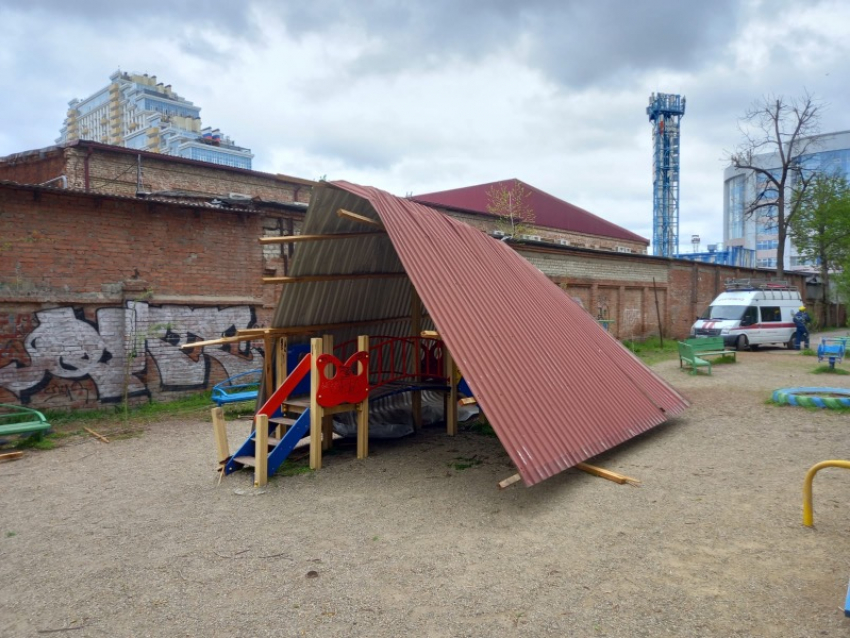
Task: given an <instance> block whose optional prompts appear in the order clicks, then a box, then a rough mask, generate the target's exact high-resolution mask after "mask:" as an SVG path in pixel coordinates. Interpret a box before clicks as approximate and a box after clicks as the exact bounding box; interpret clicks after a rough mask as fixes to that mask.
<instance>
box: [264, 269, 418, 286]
mask: <svg viewBox="0 0 850 638" xmlns="http://www.w3.org/2000/svg"><path fill="white" fill-rule="evenodd" d="M401 277H407V273H406V272H366V273H351V274H348V273H341V274H338V275H304V276H303V277H263V283H264V284H303V283H311V282H317V281H318V282H321V281H343V280H345V281H357V280H360V279H399V278H401Z"/></svg>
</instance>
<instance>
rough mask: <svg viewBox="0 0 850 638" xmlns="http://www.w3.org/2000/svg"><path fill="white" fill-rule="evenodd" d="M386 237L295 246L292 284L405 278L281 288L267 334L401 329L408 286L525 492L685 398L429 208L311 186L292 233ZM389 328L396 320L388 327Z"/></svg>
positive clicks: (520, 264) (587, 319)
mask: <svg viewBox="0 0 850 638" xmlns="http://www.w3.org/2000/svg"><path fill="white" fill-rule="evenodd" d="M340 208H344V209H346V210H349V211H352V212H354V213H357V214H360V215H363V216H366V217H370V218H372V219H375V220H376V221H380V222H381V223H382V224H383V226H384V228H385V229H386V233H387V234H386V236H382V235H369V236H364V237H363V238H354V239H346V240H337V241H323V242H309V243H303V244H300V245H298V247H297V248H296V251H295V256H294V259H293V262H292V271H291V273H290V274H291V275H293V276H303V275H321V274H342V273H347V274H355V273H392V272H398V273H401V272H406V273H407V276H408V277H409V281H408V280H407V279H406V278H402V279H360V280H352V281H322V282H307V283H299V284H288V285H286V286H284V289H283V292H282V294H281V297H280V302H279V305H278V308H277V312H276V314H275V318H274V326H275V327H295V326H308V325H324V324H336V323H342V322H357V321H359V322H367V321H369V322H373V321H377V322H382V321H384V320H386V321H385V323H383V324H381V323H378V324H377V325H374V324H373V325H370V326H369V328H368V330H366V329H364V328H359V329H358V327H350V328H346V329H341V330H337V331H335V332H334V336H335V338H336V339H337V343H339V340H347V339H349V338H353V337H355V336H356V335H357V334H358V333H369V334H373V335H374V334H388V335H405V334H409V331H410V325H411V323H410V321H409V316H410V303H411V302H410V299H411V288H410V286H411V283H412V285H413V287H415V290H416V292H417V293H418V295H419V297H420V298H421V300H422V304H423V305H424V307H425V309H426V311H427V314H428V315H429V317H430V319H431V320H432V321H433V324H434V325H435V326H436V328H437V330H438V331H439V332H440V335H441V337H442V338H443V340H444V341H445V343H446V345H447V347H448V349H449V351H450V352H451V353H452V356H453V357H454V359H455V361H456V362H457V365H458V367H459V368H460V370H461V371H462V372H463V375H464V377H465V378H466V380H467V382H468V383H469V385H470V387H471V388H472V391H473V392H474V394H475V397H476V399H477V400H478V403H479V405H480V406H481V408H482V409H483V411H484V412H485V413H486V415H487V418H488V420H489V421H490V423H491V424H492V426H493V429H494V430H495V432H496V434H497V436H498V437H499V440H500V441H501V442H502V445H503V446H504V447H505V450H506V451H507V453H508V454H509V455H510V457H511V459H512V461H513V462H514V464H515V465H516V467H517V470H518V471H519V474H520V475H521V477H522V479H523V481H524V482H525V484H526V485H533V484H535V483H538V482H539V481H542V480H543V479H546V478H548V477H550V476H553V475H554V474H556V473H558V472H561V471H562V470H565V469H567V468H570V467H573V466H574V465H576V464H577V463H580V462H582V461H584V460H586V459H589V458H591V457H593V456H596V455H597V454H600V453H601V452H604V451H606V450H608V449H611V448H612V447H615V446H616V445H618V444H620V443H623V442H624V441H627V440H628V439H630V438H632V437H634V436H636V435H637V434H640V433H642V432H645V431H647V430H649V429H651V428H652V427H654V426H656V425H658V424H660V423H662V422H664V421H665V420H666V419H667V418H668V417H670V416H673V415H675V414H678V413H679V412H681V411H682V410H684V409H685V407H687V405H688V402H687V400H686V399H685V398H684V397H682V396H681V395H680V394H679V393H678V392H676V390H674V389H673V388H672V387H671V386H670V385H668V384H667V383H666V382H665V381H664V380H662V379H661V378H660V377H659V376H658V375H656V374H655V373H654V372H652V371H651V370H650V369H649V368H647V367H646V366H645V365H643V363H641V362H640V361H639V360H638V359H637V358H636V357H635V356H634V355H632V353H630V352H629V351H628V350H626V349H625V348H624V347H622V346H621V345H620V344H619V343H618V342H617V341H616V340H615V339H614V338H613V337H611V336H610V335H609V334H608V333H607V332H606V331H605V330H603V329H602V328H600V327H599V325H598V324H597V323H596V321H595V320H594V319H593V318H592V317H591V316H590V315H589V314H588V313H587V312H586V311H585V310H584V309H582V308H581V307H580V306H579V305H578V304H576V303H575V302H574V301H573V300H572V299H570V297H569V296H568V295H566V294H564V293H563V291H562V290H561V289H560V288H558V286H556V285H555V284H554V283H552V282H551V281H550V280H549V279H547V278H546V276H545V275H544V274H543V273H541V272H540V271H539V270H537V269H536V268H535V267H534V266H532V265H531V264H530V263H529V262H527V261H525V260H524V259H523V258H522V257H520V256H519V255H518V254H517V253H516V252H514V251H513V250H512V249H511V248H510V247H509V246H507V245H506V244H504V243H502V242H499V241H496V240H494V239H493V238H490V237H488V236H487V235H485V234H484V233H482V232H481V231H479V230H477V229H474V228H472V227H470V226H468V225H466V224H463V223H462V222H459V221H457V220H454V219H452V218H450V217H448V216H446V215H444V214H442V213H440V212H438V211H436V210H434V209H432V208H429V207H427V206H424V205H421V204H417V203H415V202H412V201H410V200H406V199H401V198H398V197H395V196H393V195H390V194H388V193H385V192H383V191H381V190H378V189H375V188H369V187H361V186H356V185H353V184H349V183H347V182H333V183H329V184H325V185H322V186H320V187H319V188H318V189H317V191H316V192H315V194H314V198H313V201H312V203H311V205H310V208H309V210H308V212H307V216H306V218H305V222H304V229H303V233H304V234H331V233H350V232H359V231H367V230H369V229H368V228H364V227H363V226H362V225H361V224H359V223H358V222H356V221H352V220H350V219H346V218H341V217H339V216H338V215H337V211H338V210H339V209H340ZM399 318H402V319H399Z"/></svg>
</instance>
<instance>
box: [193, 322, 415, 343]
mask: <svg viewBox="0 0 850 638" xmlns="http://www.w3.org/2000/svg"><path fill="white" fill-rule="evenodd" d="M400 321H410V317H407V316H404V317H387V318H386V319H367V320H365V321H344V322H341V323H322V324H314V325H311V326H297V327H294V328H267V329H264V328H256V329H253V330H237V331H236V336H235V337H222V338H220V339H207V340H205V341H195V342H193V343H186V344H183V345H182V346H180V349H181V350H191V349H192V348H202V347H203V346H218V345H222V344H225V343H238V342H240V341H254V340H256V339H259V338H260V337H262V336H263V335H264V334H265V333H266V331H268V332H269V334H272V335H276V336H282V335H287V336H291V335H303V334H310V333H311V332H322V331H324V330H339V329H342V328H354V327H360V326H373V325H378V324H383V323H398V322H400Z"/></svg>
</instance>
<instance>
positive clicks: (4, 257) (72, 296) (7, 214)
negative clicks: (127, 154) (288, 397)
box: [0, 186, 287, 408]
mask: <svg viewBox="0 0 850 638" xmlns="http://www.w3.org/2000/svg"><path fill="white" fill-rule="evenodd" d="M280 219H281V218H275V217H273V216H269V215H262V214H246V213H241V214H240V213H238V212H233V211H222V210H215V209H210V208H199V207H188V206H182V205H176V204H162V203H153V202H143V201H134V200H125V199H117V198H114V197H107V196H101V195H90V194H81V193H72V192H64V191H61V190H59V191H53V190H44V189H33V188H26V187H9V186H5V187H4V186H0V220H2V229H0V237H2V240H0V403H18V402H20V403H25V404H30V405H33V406H36V407H48V408H49V407H93V406H100V405H104V404H110V403H118V402H120V401H122V400H123V397H124V395H125V393H126V395H127V396H128V397H129V399H130V401H131V402H134V401H147V400H148V399H149V398H155V399H168V398H172V397H176V396H179V395H180V394H182V393H185V392H196V391H197V390H198V389H202V388H208V387H210V386H211V385H213V384H214V383H215V382H217V381H218V380H221V379H223V378H226V377H227V376H230V375H232V374H236V373H238V372H243V371H246V370H249V369H253V368H257V367H260V366H261V365H262V355H263V353H262V348H261V344H240V346H238V347H237V346H225V347H221V348H215V349H206V350H205V352H204V354H203V355H200V356H199V355H198V354H193V353H191V352H189V353H187V352H184V351H181V350H180V349H179V347H178V346H179V345H181V344H183V343H187V342H189V341H194V340H202V339H212V338H217V337H220V336H223V335H229V334H233V333H234V332H235V330H238V329H244V328H249V327H257V326H262V325H267V322H268V320H269V318H270V314H271V312H272V308H273V306H274V304H275V302H276V299H277V290H275V289H274V287H273V286H264V285H263V284H262V279H261V278H262V276H263V274H264V270H266V269H267V268H269V266H268V262H264V259H263V249H262V247H261V246H260V244H259V243H258V241H257V238H258V237H260V236H262V235H263V234H264V232H266V231H265V230H264V225H266V224H270V225H275V226H276V227H278V228H279V227H280V225H281V223H283V224H286V223H287V222H286V220H284V221H283V222H281V221H280Z"/></svg>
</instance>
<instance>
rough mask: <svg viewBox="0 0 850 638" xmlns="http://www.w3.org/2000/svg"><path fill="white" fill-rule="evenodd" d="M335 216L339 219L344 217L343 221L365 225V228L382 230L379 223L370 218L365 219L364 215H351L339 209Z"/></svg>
mask: <svg viewBox="0 0 850 638" xmlns="http://www.w3.org/2000/svg"><path fill="white" fill-rule="evenodd" d="M336 214H337V215H338V216H339V217H344V218H345V219H350V220H352V221H355V222H359V223H361V224H366V225H367V226H371V227H372V228H381V229H383V228H384V225H383V224H382V223H381V222H379V221H377V220H375V219H372V218H370V217H366V216H365V215H358V214H357V213H352V212H351V211H350V210H345V209H344V208H340V209H339V210H337V211H336Z"/></svg>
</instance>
